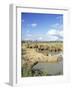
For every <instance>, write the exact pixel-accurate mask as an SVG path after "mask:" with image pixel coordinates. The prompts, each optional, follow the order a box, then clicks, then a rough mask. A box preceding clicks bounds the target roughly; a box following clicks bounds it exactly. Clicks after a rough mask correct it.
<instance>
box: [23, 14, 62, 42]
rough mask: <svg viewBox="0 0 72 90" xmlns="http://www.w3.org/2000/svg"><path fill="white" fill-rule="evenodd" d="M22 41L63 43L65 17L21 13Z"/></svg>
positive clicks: (60, 15)
mask: <svg viewBox="0 0 72 90" xmlns="http://www.w3.org/2000/svg"><path fill="white" fill-rule="evenodd" d="M21 33H22V40H38V41H56V40H57V41H58V40H60V41H62V40H63V15H62V14H39V13H21Z"/></svg>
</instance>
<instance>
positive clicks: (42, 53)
mask: <svg viewBox="0 0 72 90" xmlns="http://www.w3.org/2000/svg"><path fill="white" fill-rule="evenodd" d="M59 51H61V52H63V42H22V44H21V57H22V58H21V59H22V61H24V63H22V64H21V67H22V68H21V76H22V77H30V76H48V75H49V74H48V73H47V72H41V71H33V70H32V67H33V66H34V65H36V64H37V63H38V62H57V58H58V57H57V56H49V54H50V53H52V52H54V53H56V52H59Z"/></svg>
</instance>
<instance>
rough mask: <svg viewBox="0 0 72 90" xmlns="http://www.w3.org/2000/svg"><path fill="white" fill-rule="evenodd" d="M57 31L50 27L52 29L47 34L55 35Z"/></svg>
mask: <svg viewBox="0 0 72 90" xmlns="http://www.w3.org/2000/svg"><path fill="white" fill-rule="evenodd" d="M56 33H57V31H56V29H50V30H48V32H47V33H46V35H55V34H56Z"/></svg>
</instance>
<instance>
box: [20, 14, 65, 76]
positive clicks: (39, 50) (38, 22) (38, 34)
mask: <svg viewBox="0 0 72 90" xmlns="http://www.w3.org/2000/svg"><path fill="white" fill-rule="evenodd" d="M58 75H63V15H62V14H54V13H53V14H52V13H51V14H50V13H21V76H22V77H36V76H58Z"/></svg>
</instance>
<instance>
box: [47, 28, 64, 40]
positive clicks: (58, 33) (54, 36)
mask: <svg viewBox="0 0 72 90" xmlns="http://www.w3.org/2000/svg"><path fill="white" fill-rule="evenodd" d="M46 35H47V36H48V37H47V38H48V40H62V39H63V30H56V29H50V30H48V32H47V33H46Z"/></svg>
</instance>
